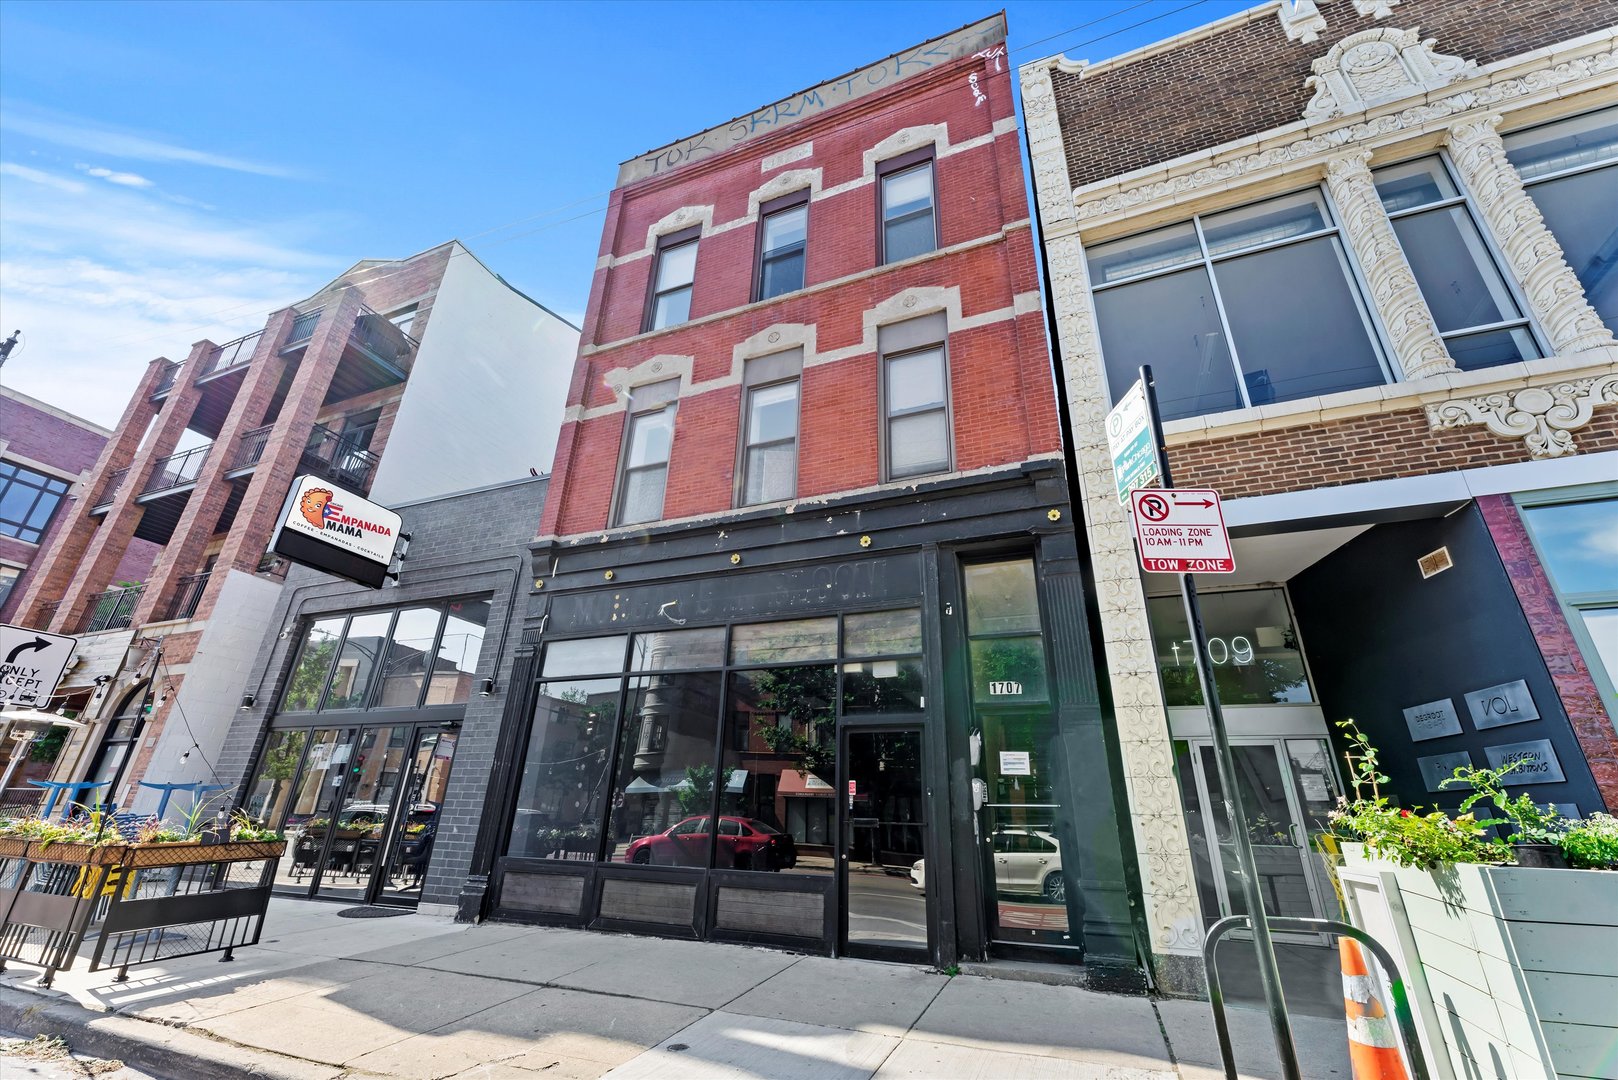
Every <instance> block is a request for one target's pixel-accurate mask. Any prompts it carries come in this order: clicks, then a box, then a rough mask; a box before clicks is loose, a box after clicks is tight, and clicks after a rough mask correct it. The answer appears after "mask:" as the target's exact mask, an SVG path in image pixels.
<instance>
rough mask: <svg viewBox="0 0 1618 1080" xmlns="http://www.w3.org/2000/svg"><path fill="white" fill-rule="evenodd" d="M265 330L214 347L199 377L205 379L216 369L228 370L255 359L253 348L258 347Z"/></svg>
mask: <svg viewBox="0 0 1618 1080" xmlns="http://www.w3.org/2000/svg"><path fill="white" fill-rule="evenodd" d="M263 335H264V331H262V330H255V331H253V332H252V333H251V334H248V335H247V336H246V337H239V338H237V339H236V340H235V341H227V342H225V343H224V344H223V345H220V346H219V347H218V348H216V349H214V351H213V352H211V353H209V354H208V355H207V357H206V358H204V359H203V361H202V371H201V372H200V373H199V374H198V375H197V378H199V379H203V378H207V377H208V376H209V375H212V374H213V373H214V372H216V371H226V370H228V369H230V368H233V367H237V366H239V365H241V364H245V363H247V362H248V361H249V360H251V359H253V350H254V349H256V348H258V339H259V338H260V337H262V336H263Z"/></svg>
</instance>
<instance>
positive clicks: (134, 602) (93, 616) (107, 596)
mask: <svg viewBox="0 0 1618 1080" xmlns="http://www.w3.org/2000/svg"><path fill="white" fill-rule="evenodd" d="M145 593H146V586H145V585H131V586H130V587H128V588H126V589H108V590H107V591H106V592H103V593H96V594H95V595H94V596H92V597H90V606H89V608H88V609H87V610H86V611H85V615H84V623H83V624H82V626H81V627H80V628H79V633H81V634H98V633H100V632H101V631H103V630H124V629H127V628H128V626H129V624H130V623H131V622H133V621H134V617H135V608H136V607H137V606H138V605H139V604H140V598H141V597H142V596H143V595H145Z"/></svg>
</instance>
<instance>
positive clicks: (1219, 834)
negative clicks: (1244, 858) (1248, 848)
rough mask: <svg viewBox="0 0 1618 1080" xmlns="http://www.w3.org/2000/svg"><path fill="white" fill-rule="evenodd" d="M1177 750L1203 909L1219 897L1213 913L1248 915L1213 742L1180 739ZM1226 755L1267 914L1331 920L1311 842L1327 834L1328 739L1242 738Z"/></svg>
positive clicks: (1331, 906)
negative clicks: (1231, 760) (1232, 768)
mask: <svg viewBox="0 0 1618 1080" xmlns="http://www.w3.org/2000/svg"><path fill="white" fill-rule="evenodd" d="M1177 749H1178V751H1179V753H1178V755H1177V756H1178V758H1179V762H1180V769H1181V776H1180V783H1181V789H1182V794H1183V795H1184V796H1185V797H1186V803H1187V806H1188V808H1190V807H1192V806H1193V803H1194V809H1189V810H1188V813H1187V822H1188V826H1189V828H1190V831H1191V833H1192V844H1193V847H1195V848H1197V849H1198V850H1197V851H1196V852H1195V854H1196V858H1197V863H1198V866H1197V870H1198V877H1199V881H1198V885H1199V886H1200V887H1201V891H1202V892H1203V900H1204V904H1205V905H1207V904H1208V903H1209V901H1210V900H1214V899H1217V904H1218V907H1217V910H1218V911H1220V912H1224V913H1227V914H1234V915H1240V914H1245V913H1246V911H1247V907H1246V903H1245V901H1244V899H1243V896H1242V891H1241V878H1240V870H1239V867H1238V865H1237V861H1236V850H1235V843H1234V839H1233V837H1234V834H1233V831H1232V828H1231V823H1230V820H1229V818H1228V816H1227V815H1226V813H1225V803H1224V798H1223V789H1222V787H1221V785H1220V778H1219V768H1218V764H1217V762H1216V761H1215V757H1214V750H1213V745H1212V743H1211V742H1209V741H1207V740H1201V739H1197V740H1190V741H1188V742H1182V743H1180V744H1178V746H1177ZM1231 753H1232V756H1233V758H1234V760H1235V766H1236V785H1237V797H1238V798H1240V799H1241V803H1242V810H1243V812H1244V814H1245V815H1246V817H1247V834H1248V839H1249V841H1250V843H1251V844H1252V848H1253V859H1254V862H1255V863H1256V865H1257V869H1258V876H1259V884H1260V888H1261V891H1262V892H1263V894H1264V908H1265V910H1266V911H1267V912H1268V913H1269V914H1271V915H1276V916H1287V917H1294V918H1333V917H1336V915H1337V905H1336V903H1335V902H1334V898H1333V895H1332V893H1331V889H1330V886H1329V885H1328V884H1327V882H1328V880H1329V871H1327V870H1326V869H1325V868H1324V867H1323V865H1322V863H1321V861H1320V858H1319V856H1318V854H1317V853H1316V852H1315V850H1314V843H1313V840H1312V838H1313V837H1314V836H1315V835H1317V834H1319V833H1320V832H1323V831H1325V830H1326V828H1327V822H1326V815H1327V813H1328V812H1329V811H1330V809H1331V807H1332V806H1333V805H1334V804H1335V802H1336V797H1337V782H1336V778H1335V776H1334V774H1333V772H1332V768H1331V759H1330V747H1329V745H1328V744H1327V742H1326V740H1324V739H1287V740H1281V739H1265V740H1240V741H1233V743H1232V746H1231ZM1187 766H1190V768H1189V770H1188V769H1187ZM1188 774H1189V775H1188ZM1210 840H1211V841H1212V842H1211V843H1210V842H1209V841H1210Z"/></svg>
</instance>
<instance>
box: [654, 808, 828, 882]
mask: <svg viewBox="0 0 1618 1080" xmlns="http://www.w3.org/2000/svg"><path fill="white" fill-rule="evenodd" d="M708 833H709V826H708V818H707V817H688V818H686V819H685V820H684V821H681V822H678V823H676V824H674V825H671V826H669V827H668V828H667V829H664V830H663V831H662V832H660V833H653V834H652V835H650V836H642V837H640V838H639V839H638V840H634V841H631V842H630V845H629V847H628V848H626V849H625V850H624V861H625V862H632V863H641V864H646V863H657V864H659V865H663V866H706V865H707V863H708ZM797 862H798V845H797V844H795V843H793V841H792V837H790V836H788V835H787V834H786V833H784V832H781V831H780V830H778V829H773V828H771V827H770V826H768V825H766V824H764V823H763V822H762V821H755V820H754V819H752V818H739V817H721V818H720V819H719V858H718V859H717V860H716V863H715V864H716V865H717V866H719V867H721V868H724V869H730V868H732V867H734V868H735V869H737V870H789V869H791V868H792V867H793V866H795V865H797Z"/></svg>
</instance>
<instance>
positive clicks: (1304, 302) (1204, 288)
mask: <svg viewBox="0 0 1618 1080" xmlns="http://www.w3.org/2000/svg"><path fill="white" fill-rule="evenodd" d="M1088 257H1089V267H1090V278H1091V282H1092V287H1093V290H1094V298H1095V307H1096V316H1097V320H1098V324H1099V329H1100V335H1101V346H1102V352H1103V353H1104V355H1105V359H1106V368H1107V381H1108V384H1109V386H1110V387H1111V390H1112V394H1113V398H1114V400H1116V399H1117V398H1118V397H1119V396H1121V395H1122V394H1123V392H1124V391H1125V390H1126V389H1128V387H1129V386H1130V384H1131V383H1133V382H1134V381H1135V379H1136V377H1137V372H1138V369H1139V368H1140V366H1141V365H1142V364H1151V365H1152V368H1153V376H1154V377H1155V379H1156V381H1157V385H1158V403H1159V407H1160V408H1161V410H1162V415H1163V419H1165V420H1174V419H1178V418H1180V417H1186V416H1199V415H1202V414H1204V413H1212V412H1221V411H1224V410H1227V409H1237V408H1243V407H1247V406H1254V405H1266V404H1270V403H1272V402H1277V401H1291V400H1294V399H1296V398H1304V397H1314V396H1317V395H1320V394H1330V393H1334V392H1336V391H1340V390H1353V389H1356V388H1359V387H1362V386H1373V385H1376V384H1378V383H1383V382H1386V381H1387V380H1388V378H1389V375H1388V370H1387V367H1386V364H1385V362H1384V360H1383V356H1382V350H1381V346H1380V345H1379V344H1378V341H1377V338H1376V335H1375V333H1374V332H1373V330H1372V326H1371V320H1370V315H1369V312H1368V311H1367V309H1366V307H1365V303H1364V301H1363V300H1362V298H1361V296H1360V293H1359V289H1358V287H1357V286H1356V284H1355V280H1354V274H1353V270H1352V267H1351V264H1350V262H1349V259H1348V254H1347V252H1346V251H1345V250H1344V247H1343V242H1342V238H1341V236H1340V235H1339V234H1338V229H1337V226H1336V224H1335V223H1334V222H1333V220H1332V218H1331V214H1330V211H1329V210H1328V208H1327V205H1326V201H1325V199H1324V197H1323V196H1322V195H1321V193H1320V191H1318V190H1309V191H1301V192H1297V193H1295V194H1292V195H1285V196H1281V197H1279V198H1275V199H1269V200H1266V201H1264V202H1261V203H1255V204H1253V205H1251V206H1244V207H1239V208H1237V209H1234V210H1226V211H1223V212H1221V213H1217V214H1205V215H1201V216H1198V217H1195V218H1192V219H1191V220H1190V221H1187V222H1183V223H1181V224H1178V225H1171V226H1168V227H1167V228H1162V229H1156V230H1153V231H1152V232H1148V233H1143V234H1141V235H1139V236H1133V237H1129V238H1127V239H1124V240H1115V241H1112V242H1110V243H1106V244H1100V245H1097V246H1096V247H1094V248H1092V249H1090V251H1089V253H1088Z"/></svg>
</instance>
